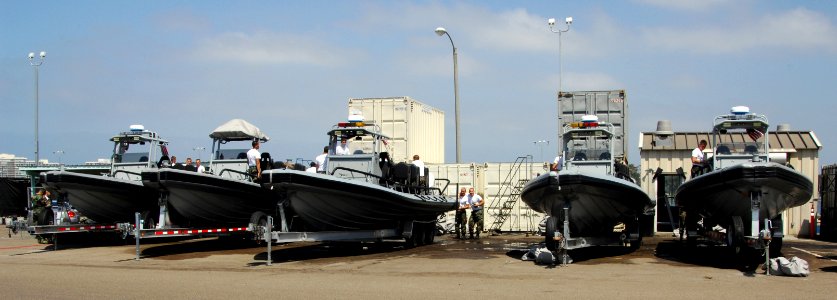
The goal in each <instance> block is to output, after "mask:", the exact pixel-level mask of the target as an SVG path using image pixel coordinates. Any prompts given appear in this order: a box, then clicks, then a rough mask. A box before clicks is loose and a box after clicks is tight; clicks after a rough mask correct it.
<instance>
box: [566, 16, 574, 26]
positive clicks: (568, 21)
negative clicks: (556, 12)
mask: <svg viewBox="0 0 837 300" xmlns="http://www.w3.org/2000/svg"><path fill="white" fill-rule="evenodd" d="M566 22H567V25H570V24H572V23H573V17H567V19H566Z"/></svg>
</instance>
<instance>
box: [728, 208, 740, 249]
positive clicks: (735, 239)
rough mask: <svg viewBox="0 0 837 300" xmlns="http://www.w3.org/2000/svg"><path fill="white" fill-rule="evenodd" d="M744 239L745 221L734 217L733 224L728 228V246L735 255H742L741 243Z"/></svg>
mask: <svg viewBox="0 0 837 300" xmlns="http://www.w3.org/2000/svg"><path fill="white" fill-rule="evenodd" d="M743 239H744V221H742V220H741V216H732V222H731V223H730V225H729V226H728V228H727V246H728V247H730V249H731V250H732V253H733V254H740V253H741V242H742V240H743Z"/></svg>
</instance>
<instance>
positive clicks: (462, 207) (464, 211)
mask: <svg viewBox="0 0 837 300" xmlns="http://www.w3.org/2000/svg"><path fill="white" fill-rule="evenodd" d="M458 199H459V206H458V207H457V208H456V225H455V227H454V229H455V230H456V238H457V239H464V238H465V222H466V221H467V220H468V208H469V207H470V205H469V201H468V200H469V199H468V195H467V194H465V188H461V189H459V198H458Z"/></svg>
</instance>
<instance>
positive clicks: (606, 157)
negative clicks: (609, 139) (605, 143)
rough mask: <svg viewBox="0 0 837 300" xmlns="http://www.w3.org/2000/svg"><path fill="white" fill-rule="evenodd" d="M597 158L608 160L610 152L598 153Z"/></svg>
mask: <svg viewBox="0 0 837 300" xmlns="http://www.w3.org/2000/svg"><path fill="white" fill-rule="evenodd" d="M599 160H610V152H603V153H602V154H601V155H599Z"/></svg>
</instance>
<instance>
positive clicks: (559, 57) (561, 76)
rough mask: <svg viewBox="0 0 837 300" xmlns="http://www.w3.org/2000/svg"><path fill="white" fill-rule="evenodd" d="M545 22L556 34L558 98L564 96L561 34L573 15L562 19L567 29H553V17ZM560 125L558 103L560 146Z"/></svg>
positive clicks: (560, 142)
mask: <svg viewBox="0 0 837 300" xmlns="http://www.w3.org/2000/svg"><path fill="white" fill-rule="evenodd" d="M547 23H548V24H549V31H552V32H553V33H557V34H558V99H559V100H560V99H561V98H562V97H564V94H563V89H562V88H563V86H562V80H563V73H564V59H563V58H561V52H562V51H561V34H562V33H564V32H567V31H570V25H572V24H573V17H567V18H566V19H564V23H566V24H567V29H564V30H561V29H560V28H559V29H558V30H555V18H550V19H549V20H548V21H547ZM561 125H562V124H561V107H560V105H559V107H558V147H561V146H562V145H563V144H564V140H563V138H562V137H561V134H562V133H561ZM558 152H560V151H558Z"/></svg>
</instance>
